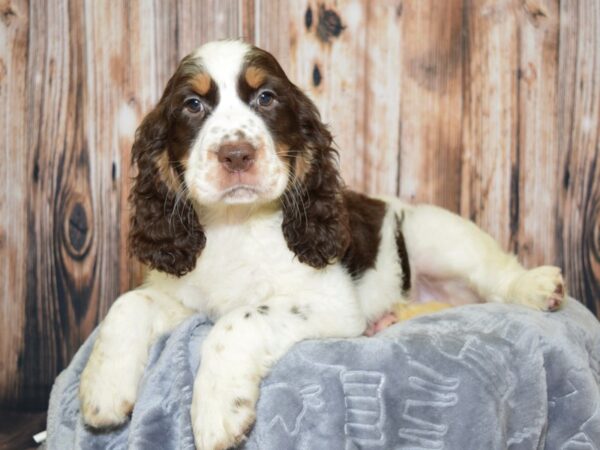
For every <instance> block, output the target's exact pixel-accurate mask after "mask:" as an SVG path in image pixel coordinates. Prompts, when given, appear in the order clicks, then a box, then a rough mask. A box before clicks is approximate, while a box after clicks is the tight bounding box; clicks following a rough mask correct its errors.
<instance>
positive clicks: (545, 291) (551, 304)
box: [509, 266, 566, 311]
mask: <svg viewBox="0 0 600 450" xmlns="http://www.w3.org/2000/svg"><path fill="white" fill-rule="evenodd" d="M509 296H510V298H511V300H513V301H515V302H516V303H519V304H522V305H526V306H529V307H531V308H535V309H539V310H541V311H556V310H557V309H559V308H560V307H561V305H562V304H563V302H564V300H565V297H566V289H565V283H564V280H563V277H562V275H561V271H560V269H559V268H558V267H554V266H541V267H536V268H535V269H532V270H528V271H527V272H525V273H524V274H523V275H521V276H519V278H517V279H516V280H515V281H514V282H513V284H512V286H511V289H510V291H509Z"/></svg>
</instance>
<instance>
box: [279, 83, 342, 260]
mask: <svg viewBox="0 0 600 450" xmlns="http://www.w3.org/2000/svg"><path fill="white" fill-rule="evenodd" d="M293 90H294V91H296V92H295V97H296V101H297V106H296V110H297V112H298V119H299V134H300V136H301V138H302V141H303V151H304V152H308V155H302V154H300V155H297V156H296V158H297V160H296V163H298V158H301V157H304V160H308V161H310V167H309V169H308V170H307V172H306V174H303V175H300V176H298V177H292V179H291V181H290V184H291V186H290V187H289V188H288V191H287V192H286V195H284V197H283V198H282V210H283V214H284V219H283V224H282V230H283V235H284V236H285V239H286V242H287V244H288V247H289V248H290V250H292V251H293V252H294V253H295V254H296V255H297V256H298V259H299V260H300V261H301V262H303V263H306V264H309V265H311V266H313V267H316V268H321V267H325V266H326V265H328V264H332V263H334V262H336V261H337V260H338V259H340V258H341V257H342V256H343V255H344V254H345V252H346V250H347V249H348V246H349V245H350V225H349V221H348V212H347V210H346V207H345V204H344V198H343V187H344V185H343V182H342V180H341V178H340V175H339V171H338V167H337V152H336V151H335V150H334V149H333V148H332V141H333V139H332V137H331V133H330V132H329V130H328V129H327V128H326V126H325V125H324V124H323V123H322V122H321V119H320V116H319V112H318V111H317V109H316V107H315V105H314V104H313V103H312V102H311V101H310V100H309V99H308V98H307V97H306V96H305V95H304V94H302V92H300V91H299V90H298V89H297V88H294V89H293ZM294 184H297V185H296V186H294ZM297 205H301V207H302V208H303V211H302V212H301V213H298V211H297V207H298V206H297Z"/></svg>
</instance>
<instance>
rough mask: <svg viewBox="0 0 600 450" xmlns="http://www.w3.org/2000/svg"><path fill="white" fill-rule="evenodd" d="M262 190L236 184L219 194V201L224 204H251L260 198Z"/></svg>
mask: <svg viewBox="0 0 600 450" xmlns="http://www.w3.org/2000/svg"><path fill="white" fill-rule="evenodd" d="M261 194H262V190H261V189H259V188H258V187H257V186H253V185H249V184H238V185H236V186H231V187H229V188H227V189H225V190H224V191H223V192H222V193H221V201H223V202H224V203H229V204H234V203H252V202H255V201H256V200H258V199H259V198H260V197H261Z"/></svg>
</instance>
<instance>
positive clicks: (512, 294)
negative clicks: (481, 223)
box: [403, 205, 565, 311]
mask: <svg viewBox="0 0 600 450" xmlns="http://www.w3.org/2000/svg"><path fill="white" fill-rule="evenodd" d="M403 232H404V233H405V237H406V243H407V247H408V254H409V259H410V261H411V265H412V266H413V267H414V268H415V271H416V272H417V273H418V274H421V275H425V276H430V277H432V278H433V279H436V280H448V281H453V280H458V281H460V282H464V283H465V285H466V286H467V287H468V288H469V289H471V290H473V291H474V292H475V293H476V294H477V295H478V296H479V297H480V298H482V299H484V300H487V301H498V302H505V303H518V304H522V305H526V306H529V307H531V308H535V309H539V310H543V311H548V310H555V309H557V308H559V307H560V305H561V304H562V302H563V300H564V298H565V287H564V282H563V278H562V275H561V272H560V269H559V268H558V267H553V266H542V267H537V268H535V269H532V270H526V269H524V268H523V266H521V265H520V264H519V263H518V261H517V259H516V257H515V256H514V255H510V254H508V253H506V252H504V251H502V249H501V248H500V246H499V245H498V243H497V242H496V241H495V240H494V239H492V237H491V236H489V235H488V234H486V233H485V232H484V231H482V230H481V229H480V228H478V227H477V226H476V225H475V224H473V223H472V222H470V221H468V220H465V219H463V218H461V217H460V216H457V215H455V214H452V213H451V212H449V211H446V210H443V209H441V208H437V207H434V206H429V205H422V206H416V207H408V208H406V209H404V224H403Z"/></svg>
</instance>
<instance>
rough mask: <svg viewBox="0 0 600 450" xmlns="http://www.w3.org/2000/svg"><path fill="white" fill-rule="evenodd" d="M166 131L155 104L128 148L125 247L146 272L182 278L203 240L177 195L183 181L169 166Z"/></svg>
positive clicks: (162, 113)
mask: <svg viewBox="0 0 600 450" xmlns="http://www.w3.org/2000/svg"><path fill="white" fill-rule="evenodd" d="M163 100H164V99H163ZM168 131H169V130H168V121H167V114H166V107H165V106H164V104H163V101H162V100H161V103H159V105H158V106H157V107H156V109H154V111H152V112H151V113H149V114H148V115H147V116H146V118H145V119H144V121H143V122H142V124H141V125H140V127H139V128H138V130H137V131H136V137H135V142H134V144H133V149H132V161H133V164H134V165H135V166H136V168H137V175H136V177H135V181H134V185H133V188H132V190H131V194H130V197H129V200H130V203H131V206H132V216H131V230H130V233H129V246H130V250H131V252H132V253H133V254H134V255H135V256H136V257H137V258H138V259H139V260H140V261H142V262H143V263H145V264H147V265H148V266H149V267H150V268H152V269H157V270H160V271H162V272H166V273H169V274H172V275H176V276H182V275H185V274H186V273H188V272H189V271H191V270H192V269H193V268H194V267H195V265H196V260H197V258H198V256H199V255H200V253H201V252H202V249H203V248H204V245H205V243H206V237H205V235H204V232H203V229H202V226H201V225H200V222H199V221H198V217H197V216H196V212H195V210H194V207H193V205H192V204H191V202H190V201H189V200H188V199H187V198H186V197H185V196H184V195H183V192H184V191H183V188H184V187H183V180H181V179H180V177H179V176H177V175H172V174H173V173H174V171H173V168H172V167H169V164H170V162H169V156H168Z"/></svg>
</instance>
